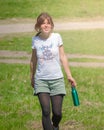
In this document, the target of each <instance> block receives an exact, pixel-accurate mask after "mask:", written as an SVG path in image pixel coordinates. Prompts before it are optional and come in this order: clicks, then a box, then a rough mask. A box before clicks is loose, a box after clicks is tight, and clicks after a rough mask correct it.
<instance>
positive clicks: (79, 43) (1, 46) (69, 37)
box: [0, 30, 104, 55]
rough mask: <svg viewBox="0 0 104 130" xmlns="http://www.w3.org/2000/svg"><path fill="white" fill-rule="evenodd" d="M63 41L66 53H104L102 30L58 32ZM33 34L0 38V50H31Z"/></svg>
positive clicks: (103, 34)
mask: <svg viewBox="0 0 104 130" xmlns="http://www.w3.org/2000/svg"><path fill="white" fill-rule="evenodd" d="M59 33H60V34H61V36H62V39H63V42H64V48H65V52H66V53H72V54H93V55H103V54H104V43H103V41H104V30H86V31H85V30H82V31H79V30H78V31H62V32H59ZM32 36H33V34H32V33H29V34H21V35H20V34H19V35H18V34H17V35H16V36H12V35H11V36H6V37H2V38H0V50H17V51H27V52H31V41H32V40H31V39H32Z"/></svg>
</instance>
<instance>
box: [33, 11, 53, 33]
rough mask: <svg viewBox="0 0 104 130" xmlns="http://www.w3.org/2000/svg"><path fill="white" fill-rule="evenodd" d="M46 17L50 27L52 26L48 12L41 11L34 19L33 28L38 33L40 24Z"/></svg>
mask: <svg viewBox="0 0 104 130" xmlns="http://www.w3.org/2000/svg"><path fill="white" fill-rule="evenodd" d="M45 19H47V20H48V22H49V23H50V24H51V26H52V28H54V23H53V21H52V18H51V16H50V15H49V14H48V13H45V12H43V13H41V14H40V15H39V16H38V17H37V21H36V24H35V30H36V31H37V32H38V33H40V30H39V28H40V26H41V24H42V23H43V22H44V20H45Z"/></svg>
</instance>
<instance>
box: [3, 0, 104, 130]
mask: <svg viewBox="0 0 104 130" xmlns="http://www.w3.org/2000/svg"><path fill="white" fill-rule="evenodd" d="M41 12H48V13H49V14H50V15H51V16H52V18H53V20H54V21H55V22H57V23H58V22H59V23H60V22H61V23H65V22H76V21H77V22H84V21H88V22H90V21H91V22H95V21H104V1H103V0H99V1H98V0H74V1H73V0H52V1H51V0H45V1H43V0H1V1H0V25H5V24H17V23H24V24H26V23H30V22H31V23H35V20H36V17H37V16H38V15H39V14H40V13H41ZM58 32H59V33H60V34H61V35H62V38H63V42H64V48H65V52H66V53H67V54H69V55H70V54H73V55H82V56H83V55H87V56H90V55H93V56H104V42H103V41H104V30H103V29H86V30H80V29H79V30H67V31H65V30H64V31H63V30H60V31H58ZM35 33H36V32H35V31H34V32H30V33H27V32H26V33H14V34H5V35H2V36H0V50H1V51H2V50H6V51H7V50H9V51H12V52H14V51H19V52H20V51H23V52H26V53H28V54H31V38H32V36H33V35H34V34H35ZM7 58H8V57H3V56H0V59H7ZM26 58H27V57H25V56H21V57H15V58H14V57H12V56H11V57H9V58H8V59H13V60H15V59H17V60H18V59H22V60H25V59H26ZM28 60H29V59H28ZM68 60H69V62H77V63H79V62H83V63H92V62H93V63H101V64H102V63H103V62H104V59H101V58H89V57H87V58H77V57H76V58H69V59H68ZM70 68H71V71H72V75H73V77H74V78H75V79H76V81H77V90H78V94H79V99H80V106H78V107H75V106H74V105H73V102H72V97H71V88H70V85H69V84H68V81H67V79H66V76H65V84H66V90H67V95H66V96H65V99H64V103H63V119H62V121H61V126H60V130H103V129H104V114H103V113H104V98H103V97H104V93H103V91H104V67H96V66H93V67H89V66H87V67H86V66H85V67H78V66H77V67H74V66H70ZM63 73H64V71H63ZM64 75H65V73H64ZM0 130H42V128H41V109H40V105H39V102H38V99H37V97H34V96H33V89H32V87H31V86H30V73H29V61H28V64H23V63H21V64H18V63H14V64H13V63H12V64H7V63H0Z"/></svg>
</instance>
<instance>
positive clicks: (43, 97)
mask: <svg viewBox="0 0 104 130" xmlns="http://www.w3.org/2000/svg"><path fill="white" fill-rule="evenodd" d="M38 98H39V101H40V105H41V108H42V124H43V128H44V130H53V128H52V124H51V119H50V95H49V94H48V93H39V94H38Z"/></svg>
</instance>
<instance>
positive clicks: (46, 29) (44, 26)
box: [40, 19, 52, 34]
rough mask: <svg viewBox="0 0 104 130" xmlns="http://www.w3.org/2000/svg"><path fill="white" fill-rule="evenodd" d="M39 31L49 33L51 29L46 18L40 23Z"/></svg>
mask: <svg viewBox="0 0 104 130" xmlns="http://www.w3.org/2000/svg"><path fill="white" fill-rule="evenodd" d="M40 31H41V33H44V34H49V33H50V32H51V31H52V25H51V23H49V21H48V20H47V19H45V20H44V22H43V23H42V24H41V26H40Z"/></svg>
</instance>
